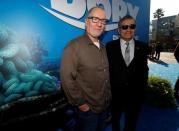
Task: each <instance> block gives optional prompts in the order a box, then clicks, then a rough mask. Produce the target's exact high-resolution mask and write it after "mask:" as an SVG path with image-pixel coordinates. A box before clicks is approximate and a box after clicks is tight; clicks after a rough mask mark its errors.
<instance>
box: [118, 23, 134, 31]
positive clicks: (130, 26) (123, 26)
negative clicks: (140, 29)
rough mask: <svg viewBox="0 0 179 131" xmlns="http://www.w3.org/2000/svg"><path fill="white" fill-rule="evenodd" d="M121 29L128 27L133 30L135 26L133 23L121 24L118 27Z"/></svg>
mask: <svg viewBox="0 0 179 131" xmlns="http://www.w3.org/2000/svg"><path fill="white" fill-rule="evenodd" d="M120 28H121V29H122V30H127V29H128V28H130V29H131V30H134V29H135V28H136V25H135V24H131V25H122V26H121V27H120Z"/></svg>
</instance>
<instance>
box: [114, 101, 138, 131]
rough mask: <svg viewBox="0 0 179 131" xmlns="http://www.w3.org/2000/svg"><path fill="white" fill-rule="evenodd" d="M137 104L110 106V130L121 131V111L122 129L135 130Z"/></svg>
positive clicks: (126, 130) (125, 130)
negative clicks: (122, 117) (122, 118)
mask: <svg viewBox="0 0 179 131" xmlns="http://www.w3.org/2000/svg"><path fill="white" fill-rule="evenodd" d="M140 107H141V106H140V105H139V104H136V105H135V104H133V105H131V106H121V107H120V108H119V107H117V105H116V107H114V106H113V107H112V130H113V131H121V126H120V120H121V116H122V113H124V130H123V131H136V125H137V120H138V116H139V111H140Z"/></svg>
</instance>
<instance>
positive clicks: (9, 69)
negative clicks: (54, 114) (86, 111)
mask: <svg viewBox="0 0 179 131" xmlns="http://www.w3.org/2000/svg"><path fill="white" fill-rule="evenodd" d="M18 38H19V39H18ZM42 44H43V43H42V41H40V40H39V38H37V39H32V38H31V41H29V40H25V39H20V37H19V36H18V34H16V33H15V32H14V31H13V30H11V29H9V28H8V27H6V26H4V25H0V84H1V86H0V105H2V104H6V103H9V102H12V101H14V100H17V99H19V98H22V97H28V96H34V95H39V94H45V93H50V92H54V91H56V90H58V88H59V83H58V78H57V77H56V76H53V75H52V76H51V75H50V74H49V73H50V71H49V70H48V71H46V70H44V72H42V71H41V70H40V69H41V68H42V67H41V66H40V63H41V62H42V59H43V57H44V56H47V55H48V51H47V50H45V49H44V48H43V46H42Z"/></svg>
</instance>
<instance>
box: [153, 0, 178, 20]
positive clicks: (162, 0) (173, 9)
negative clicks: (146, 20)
mask: <svg viewBox="0 0 179 131" xmlns="http://www.w3.org/2000/svg"><path fill="white" fill-rule="evenodd" d="M150 1H151V5H150V19H151V20H153V19H154V18H153V13H154V12H155V11H156V10H157V9H158V8H162V9H163V10H164V16H172V15H177V14H179V6H178V5H179V4H178V3H179V0H150Z"/></svg>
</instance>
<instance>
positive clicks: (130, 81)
mask: <svg viewBox="0 0 179 131" xmlns="http://www.w3.org/2000/svg"><path fill="white" fill-rule="evenodd" d="M106 50H107V55H108V60H109V71H110V82H111V89H112V99H113V102H114V103H115V102H117V103H120V102H121V103H126V102H127V103H133V104H134V103H136V102H141V100H143V97H144V89H145V88H146V87H147V80H148V65H147V51H148V46H147V44H146V43H143V42H140V41H136V40H135V49H134V58H133V60H132V61H131V63H130V65H129V66H128V67H127V66H126V64H125V61H124V58H123V56H122V52H121V46H120V40H119V39H118V40H114V41H111V42H109V43H107V45H106Z"/></svg>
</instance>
